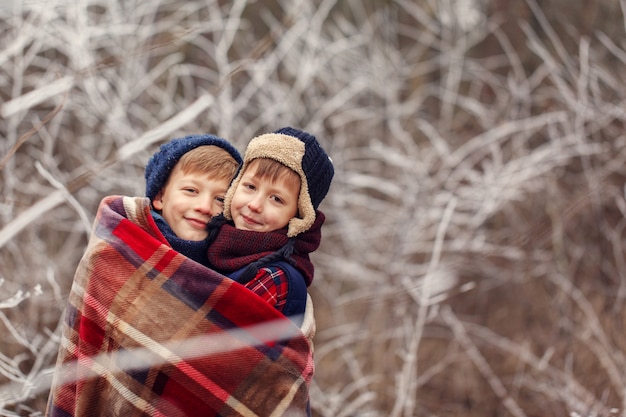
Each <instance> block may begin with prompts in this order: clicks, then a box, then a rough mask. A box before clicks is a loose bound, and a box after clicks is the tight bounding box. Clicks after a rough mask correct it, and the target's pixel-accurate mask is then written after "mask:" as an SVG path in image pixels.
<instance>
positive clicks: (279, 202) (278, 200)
mask: <svg viewBox="0 0 626 417" xmlns="http://www.w3.org/2000/svg"><path fill="white" fill-rule="evenodd" d="M272 200H273V201H274V202H275V203H278V204H283V199H282V198H280V197H279V196H277V195H273V196H272Z"/></svg>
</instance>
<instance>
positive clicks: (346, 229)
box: [0, 0, 626, 417]
mask: <svg viewBox="0 0 626 417" xmlns="http://www.w3.org/2000/svg"><path fill="white" fill-rule="evenodd" d="M625 15H626V0H597V1H592V0H578V1H572V0H545V1H544V0H541V1H539V0H492V1H487V0H372V1H361V0H314V1H310V0H285V1H282V0H257V1H254V0H235V1H232V2H229V1H222V0H219V1H218V0H189V1H178V0H158V1H157V0H145V1H132V0H128V1H127V0H77V1H60V0H46V1H43V0H30V1H28V0H26V1H13V2H11V1H6V0H5V1H3V2H1V3H0V415H2V416H40V415H42V413H43V410H44V408H45V401H46V398H47V390H48V388H49V385H48V384H49V379H50V374H51V371H50V369H51V366H52V365H53V363H54V360H55V357H56V352H57V347H58V341H59V340H58V330H59V327H58V324H59V319H60V317H61V313H62V310H63V306H64V303H65V299H66V297H67V294H68V291H69V286H70V283H71V279H72V275H73V273H74V269H75V267H76V265H77V263H78V260H79V258H80V256H81V254H82V252H83V250H84V246H85V243H86V241H87V237H88V233H89V230H90V227H91V223H92V221H93V218H94V214H95V210H96V207H97V205H98V203H99V201H100V199H101V198H102V197H103V196H105V195H109V194H125V195H143V193H144V179H143V167H144V165H145V163H146V162H147V160H148V157H149V156H150V155H151V154H152V153H153V152H154V151H155V150H156V148H157V146H158V145H159V144H161V143H163V142H164V141H166V140H168V139H171V138H174V137H178V136H182V135H184V134H187V133H199V132H209V133H214V134H218V135H219V136H222V137H225V138H228V139H230V140H231V141H233V143H234V144H235V145H236V146H237V147H238V148H239V149H240V150H242V151H243V150H244V149H245V145H246V143H247V142H248V140H249V139H251V138H252V137H253V136H255V135H257V134H259V133H264V132H267V131H270V130H274V129H276V128H279V127H282V126H286V125H292V126H295V127H299V128H302V129H305V130H307V131H310V132H312V133H314V134H315V135H316V136H317V137H318V139H319V140H320V142H321V143H322V144H323V145H324V146H325V148H326V149H327V150H328V151H329V153H330V154H331V156H332V158H333V160H334V162H335V166H336V177H335V180H334V183H333V186H332V188H331V192H330V194H329V196H328V197H327V199H326V200H325V201H324V203H323V204H322V206H321V209H322V210H323V211H324V212H325V213H326V215H327V218H328V220H327V223H326V225H325V229H324V237H323V244H322V247H321V248H320V250H319V251H318V252H316V253H315V254H314V255H313V261H314V263H315V264H316V279H315V281H314V283H313V286H312V288H311V294H312V297H313V300H314V303H315V306H316V317H317V327H318V333H317V336H316V350H315V357H316V364H317V371H316V377H315V381H314V386H313V388H312V393H311V394H312V407H313V412H314V415H315V416H317V417H322V416H323V417H348V416H392V417H401V416H402V417H408V416H481V417H484V416H517V417H519V416H537V417H539V416H572V417H591V416H614V415H622V416H626V372H624V370H625V369H626V332H625V331H624V329H625V323H624V322H625V319H626V253H625V248H624V246H625V245H626V230H625V229H626V196H625V193H626V189H625V187H624V179H625V178H626V165H625V162H626V134H625V131H624V124H625V122H626V112H625V109H626V107H625V104H626V83H625V81H626V71H625V63H626V36H625V34H626V31H625V26H626V16H625Z"/></svg>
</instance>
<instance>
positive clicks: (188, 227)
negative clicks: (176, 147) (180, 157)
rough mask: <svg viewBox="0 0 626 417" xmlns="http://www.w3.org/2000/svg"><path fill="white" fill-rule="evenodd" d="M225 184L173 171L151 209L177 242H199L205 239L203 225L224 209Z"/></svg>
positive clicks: (226, 184) (227, 183) (225, 182)
mask: <svg viewBox="0 0 626 417" xmlns="http://www.w3.org/2000/svg"><path fill="white" fill-rule="evenodd" d="M228 185H229V182H228V181H227V180H219V179H212V178H208V177H207V175H206V174H201V173H195V172H189V173H184V172H183V171H182V170H180V169H178V167H176V168H174V170H173V171H172V174H171V176H170V178H169V179H168V181H167V183H166V184H165V187H164V188H163V189H162V190H161V191H160V192H159V193H158V194H157V196H156V197H155V199H154V201H153V202H152V205H153V206H154V208H155V209H157V210H160V211H161V215H162V216H163V218H164V219H165V221H166V222H167V224H168V225H169V226H170V227H171V228H172V231H173V232H174V233H175V234H176V236H178V237H179V238H181V239H185V240H193V241H200V240H204V239H206V238H207V236H208V232H207V230H206V225H207V223H208V222H209V221H210V220H211V218H212V217H213V216H215V215H218V214H220V213H221V212H222V210H223V209H224V195H225V194H226V190H227V189H228Z"/></svg>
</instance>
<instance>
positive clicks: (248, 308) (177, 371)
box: [46, 196, 315, 417]
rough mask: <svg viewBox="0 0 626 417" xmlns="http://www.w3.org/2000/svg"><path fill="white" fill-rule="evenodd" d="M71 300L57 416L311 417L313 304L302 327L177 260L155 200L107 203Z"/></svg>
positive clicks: (51, 408) (58, 373) (53, 402)
mask: <svg viewBox="0 0 626 417" xmlns="http://www.w3.org/2000/svg"><path fill="white" fill-rule="evenodd" d="M68 301H69V303H68V307H67V311H66V314H65V324H64V326H63V334H62V340H61V348H60V350H59V356H58V361H57V367H56V370H55V376H54V383H53V387H52V390H51V393H50V397H49V400H48V409H47V412H46V415H48V416H50V417H61V416H63V417H68V416H85V417H87V416H88V417H92V416H124V417H132V416H168V417H169V416H223V417H226V416H260V417H268V416H281V415H288V416H301V415H306V409H307V402H308V388H309V385H310V382H311V378H312V376H313V372H314V363H313V357H312V343H311V339H312V337H313V334H314V332H315V322H314V319H313V316H312V309H311V308H309V307H312V306H311V305H310V304H307V314H306V315H305V322H304V324H303V325H302V326H301V328H297V327H296V326H295V325H293V323H292V322H291V321H290V320H288V319H287V318H285V317H284V316H283V315H282V314H281V313H280V312H278V311H277V310H276V309H274V308H273V307H272V306H270V305H269V304H267V303H266V302H265V301H264V300H263V299H261V298H260V297H258V296H256V295H255V294H254V293H253V292H251V291H250V290H249V289H247V288H245V287H243V286H241V285H239V284H238V283H236V282H234V281H232V280H231V279H228V278H226V277H223V276H222V275H219V274H217V273H215V272H214V271H212V270H209V269H208V268H205V267H204V266H202V265H200V264H198V263H196V262H194V261H192V260H190V259H188V258H186V257H184V256H183V255H181V254H179V253H178V252H176V251H174V250H172V249H171V248H170V247H169V246H168V245H167V243H166V241H165V238H164V237H163V236H162V235H161V233H160V232H159V230H158V228H157V227H156V225H155V224H154V220H153V219H152V217H151V216H150V207H149V200H148V199H146V198H130V197H119V196H110V197H106V198H105V199H104V200H103V201H102V203H101V204H100V208H99V209H98V213H97V217H96V221H95V224H94V228H93V231H92V237H91V239H90V242H89V245H88V247H87V250H86V252H85V255H84V256H83V258H82V260H81V262H80V264H79V266H78V269H77V271H76V275H75V277H74V282H73V285H72V289H71V292H70V295H69V300H68ZM309 301H310V300H309Z"/></svg>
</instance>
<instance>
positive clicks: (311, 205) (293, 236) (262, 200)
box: [208, 127, 334, 324]
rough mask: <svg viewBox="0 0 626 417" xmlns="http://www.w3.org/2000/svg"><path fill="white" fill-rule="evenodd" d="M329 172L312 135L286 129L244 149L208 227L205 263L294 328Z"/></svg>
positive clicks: (310, 272)
mask: <svg viewBox="0 0 626 417" xmlns="http://www.w3.org/2000/svg"><path fill="white" fill-rule="evenodd" d="M333 175H334V168H333V164H332V161H331V159H330V158H329V157H328V155H327V154H326V152H324V150H323V149H322V147H321V146H320V144H319V143H318V142H317V140H316V138H315V137H314V136H313V135H311V134H309V133H307V132H303V131H301V130H298V129H294V128H290V127H286V128H282V129H279V130H277V131H275V132H273V133H269V134H264V135H261V136H257V137H256V138H254V139H252V140H251V141H250V143H249V144H248V147H247V149H246V153H245V156H244V162H243V166H242V168H241V170H240V172H239V174H238V175H237V177H236V178H235V179H234V180H233V182H232V184H231V186H230V188H229V189H228V192H227V194H226V199H225V201H224V213H223V216H219V217H218V218H215V220H214V221H213V222H211V224H210V225H209V228H210V234H211V237H210V238H209V241H211V242H212V243H211V244H210V246H209V250H208V260H209V266H210V267H211V268H213V269H215V270H216V271H218V272H220V273H222V274H225V275H227V276H229V277H231V278H232V279H234V280H236V281H238V282H239V283H241V284H243V285H245V286H247V287H248V288H250V289H251V290H252V291H253V292H255V293H257V294H258V295H259V296H261V297H262V298H264V299H265V300H266V301H268V302H269V303H270V304H272V305H273V306H274V307H275V308H276V309H278V310H279V311H281V312H282V313H283V314H284V315H285V316H288V317H292V318H293V320H294V321H295V322H296V323H297V324H299V317H300V316H301V315H302V314H303V313H304V311H305V307H306V298H307V287H308V286H309V285H311V282H312V280H313V264H312V263H311V261H310V259H309V254H310V253H311V252H313V251H315V250H316V249H317V248H318V247H319V245H320V240H321V227H322V224H323V223H324V219H325V217H324V214H323V213H322V212H320V211H319V210H318V206H319V205H320V203H321V202H322V200H323V199H324V197H325V196H326V194H327V193H328V189H329V188H330V183H331V180H332V178H333Z"/></svg>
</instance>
